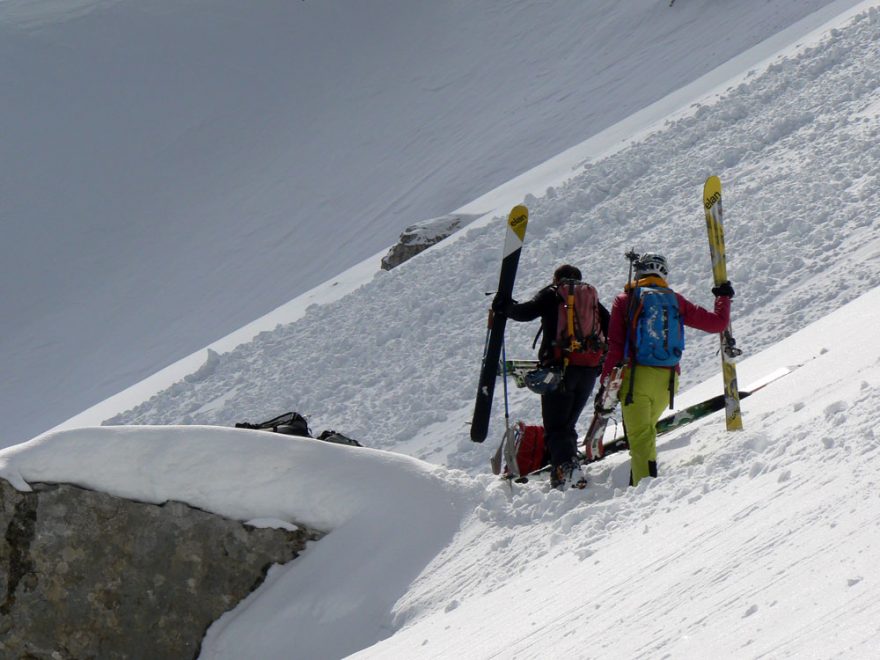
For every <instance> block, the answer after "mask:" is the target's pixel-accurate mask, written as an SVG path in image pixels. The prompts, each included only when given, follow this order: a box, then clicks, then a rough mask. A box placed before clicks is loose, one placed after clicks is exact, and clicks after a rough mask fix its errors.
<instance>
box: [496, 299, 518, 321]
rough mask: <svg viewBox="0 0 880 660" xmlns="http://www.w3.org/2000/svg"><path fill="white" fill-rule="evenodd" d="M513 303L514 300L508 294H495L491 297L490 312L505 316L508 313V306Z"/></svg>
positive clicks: (514, 302)
mask: <svg viewBox="0 0 880 660" xmlns="http://www.w3.org/2000/svg"><path fill="white" fill-rule="evenodd" d="M515 304H516V301H515V300H513V298H511V297H510V296H502V295H501V294H495V297H494V298H493V299H492V312H493V313H494V314H495V315H496V316H507V315H508V314H510V308H511V307H513V305H515Z"/></svg>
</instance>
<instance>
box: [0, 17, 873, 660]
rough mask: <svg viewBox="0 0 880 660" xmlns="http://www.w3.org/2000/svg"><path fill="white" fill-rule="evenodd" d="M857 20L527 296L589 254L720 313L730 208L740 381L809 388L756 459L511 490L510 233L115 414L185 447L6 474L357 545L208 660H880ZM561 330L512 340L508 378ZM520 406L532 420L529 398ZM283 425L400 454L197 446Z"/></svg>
mask: <svg viewBox="0 0 880 660" xmlns="http://www.w3.org/2000/svg"><path fill="white" fill-rule="evenodd" d="M679 2H681V0H679ZM676 4H678V3H676ZM854 14H855V17H854V18H853V19H852V20H851V19H850V17H841V18H840V19H839V20H837V21H835V22H834V24H833V25H831V26H829V27H828V28H827V29H824V30H822V31H821V33H820V34H818V35H813V36H810V37H809V38H804V39H803V40H802V42H801V43H800V44H798V45H795V46H793V47H792V48H790V49H788V50H787V51H786V52H784V53H781V54H780V56H779V57H777V58H775V59H774V60H773V61H772V62H769V63H768V64H767V65H766V66H763V67H760V68H756V69H754V70H753V71H743V72H742V76H741V77H738V78H737V79H734V80H732V81H731V82H730V84H729V85H728V86H727V88H726V89H724V90H723V94H722V95H721V96H712V97H709V98H706V99H703V100H702V101H701V102H700V103H698V104H696V105H694V106H693V107H691V108H690V109H689V110H688V111H687V112H684V113H680V114H677V115H676V116H674V117H670V119H669V121H668V123H667V124H665V125H662V126H658V127H656V128H657V130H656V131H654V132H651V133H649V134H647V135H644V136H643V137H642V139H640V140H639V141H635V142H632V143H627V144H623V145H619V146H618V147H615V148H612V149H610V150H609V151H608V153H607V155H606V156H605V157H599V156H598V155H597V156H596V157H595V159H592V160H590V161H588V162H585V163H583V165H582V166H581V167H580V168H579V169H578V171H576V172H574V176H573V177H571V178H570V180H568V181H567V182H566V183H564V184H561V185H558V186H554V187H553V188H552V189H550V190H548V191H547V193H546V195H542V196H540V197H539V196H533V197H529V198H528V199H527V200H526V202H527V203H528V205H529V207H530V210H531V215H532V221H531V224H530V227H529V233H528V236H527V241H526V248H525V250H524V253H523V261H522V262H521V266H520V270H521V278H520V281H519V283H518V286H517V292H518V295H520V296H521V297H522V296H525V295H529V294H530V293H531V292H533V291H534V290H536V289H537V288H538V287H539V286H541V285H542V284H543V283H544V282H545V281H546V280H547V278H548V277H549V272H550V271H551V270H552V268H553V266H555V265H556V264H557V263H558V262H560V261H563V260H570V261H573V262H575V263H578V264H580V265H582V266H583V267H584V269H585V271H586V273H587V275H588V277H589V278H590V279H592V280H593V281H594V282H596V283H597V284H598V285H599V288H600V293H601V294H602V295H603V297H604V298H605V299H608V298H609V297H610V296H611V295H612V293H613V292H614V291H616V290H618V289H619V287H620V284H621V281H622V279H623V277H624V275H625V262H624V260H623V258H622V253H623V251H624V249H627V248H629V247H631V246H635V247H636V248H637V249H641V250H644V249H648V248H650V249H657V250H660V251H664V252H665V253H666V254H667V255H668V256H669V257H670V261H671V263H672V276H671V283H672V284H673V286H675V287H676V288H677V289H679V290H681V291H682V292H684V293H685V294H686V295H688V296H689V297H692V298H693V299H694V300H696V301H698V302H703V303H708V302H709V301H710V296H709V294H708V289H709V287H710V286H711V284H710V277H709V273H708V270H709V269H708V256H707V254H706V251H705V247H704V246H705V236H704V233H705V230H704V229H703V225H702V219H701V218H702V212H701V209H700V205H699V193H700V187H701V184H702V180H703V178H704V177H705V175H706V174H708V173H717V174H719V175H720V176H721V178H722V181H723V182H724V183H725V186H726V187H725V208H726V213H727V236H728V241H729V247H730V255H729V256H730V258H731V264H730V266H731V268H730V271H731V276H732V279H733V282H734V285H735V286H736V288H737V291H738V294H737V297H736V298H735V300H734V315H735V319H736V334H737V336H738V337H739V339H740V345H741V346H742V347H743V348H745V349H746V353H747V358H746V359H745V360H744V361H743V362H742V363H741V364H740V365H739V375H740V379H741V380H742V382H743V383H745V384H748V383H749V382H751V381H754V380H757V379H759V378H761V377H762V376H764V375H766V374H768V373H771V372H773V371H775V370H776V369H778V368H779V367H783V366H786V367H797V368H796V369H795V370H794V371H793V373H791V374H790V375H789V376H786V377H785V378H783V379H781V380H779V381H777V382H775V383H773V384H771V385H769V386H768V387H766V388H765V389H763V390H761V391H760V392H759V393H757V394H755V395H754V396H752V397H750V398H748V399H746V400H745V401H744V402H743V408H744V420H745V426H746V429H745V431H743V432H742V433H737V434H728V433H726V432H725V431H724V430H723V422H722V421H721V420H720V418H719V416H717V415H716V416H714V417H710V418H707V419H704V420H702V421H699V422H696V423H694V424H692V425H690V426H688V427H685V428H683V429H680V430H678V431H676V432H674V433H671V434H669V435H667V436H664V437H663V439H662V441H661V443H660V456H659V461H658V462H659V465H660V473H661V476H660V478H658V479H653V480H652V479H648V480H645V481H644V482H643V483H642V484H640V486H639V487H638V488H635V489H628V488H626V487H625V485H626V483H627V478H628V466H627V459H626V457H625V456H619V455H618V456H612V457H609V458H608V459H607V460H606V461H605V462H604V463H600V464H597V465H595V466H592V467H591V468H590V472H589V474H590V481H591V486H590V488H588V489H587V490H585V491H577V492H575V491H572V492H568V493H560V492H556V491H552V492H546V491H545V489H544V488H542V486H541V485H540V484H538V483H534V482H533V483H530V484H527V485H525V486H524V487H519V488H518V487H516V486H514V488H513V489H511V488H510V486H509V485H508V484H505V483H503V482H500V481H498V480H497V479H495V478H493V477H492V476H491V475H489V474H487V469H486V468H487V463H488V457H489V455H490V454H491V452H492V451H493V450H494V448H495V444H496V443H497V441H498V440H500V429H501V427H502V418H501V416H500V408H501V406H500V405H497V406H496V413H499V414H496V417H495V418H494V422H493V427H492V430H493V432H494V436H491V435H490V438H491V439H490V441H487V443H485V445H474V444H473V443H471V442H470V441H469V440H468V439H467V435H468V434H467V429H466V426H465V423H466V421H467V420H468V419H469V416H470V412H471V409H470V406H471V404H472V397H473V388H474V387H475V382H476V360H477V358H478V356H479V354H480V348H481V342H482V334H483V333H482V329H481V326H482V325H483V323H484V320H485V309H486V302H487V299H486V298H485V297H484V296H483V295H482V292H483V291H485V290H490V289H491V288H492V287H493V286H494V279H495V278H496V277H497V262H498V258H499V256H500V247H501V246H500V242H501V231H500V226H499V224H500V221H499V220H498V219H496V218H493V217H489V218H486V219H485V220H484V221H481V222H479V223H475V224H474V225H473V226H472V227H471V228H470V229H469V230H467V231H465V232H463V233H461V235H459V236H458V238H457V239H454V240H452V241H448V242H446V243H445V244H442V245H441V246H438V247H437V248H434V249H431V250H429V251H427V252H426V253H424V254H422V255H420V256H419V257H417V258H415V259H413V260H412V261H410V262H408V263H407V264H405V265H404V266H402V267H401V268H399V269H396V270H395V271H392V272H390V273H382V274H378V275H377V276H375V277H374V278H373V279H372V280H370V281H369V282H367V283H366V284H364V285H363V286H362V287H361V288H360V289H358V290H357V291H355V292H353V293H351V294H349V295H347V296H345V297H343V298H342V299H340V300H339V301H337V302H333V303H329V304H326V305H320V306H318V305H315V306H313V307H310V308H309V309H308V310H307V311H306V313H305V315H304V316H303V317H302V318H301V319H299V320H297V321H296V322H294V323H292V324H289V325H285V326H281V327H279V328H277V329H275V330H273V331H267V332H264V333H262V334H261V335H260V336H259V337H257V338H256V339H255V341H253V342H250V343H248V344H244V345H242V346H240V347H238V348H237V349H235V350H234V351H231V352H228V353H223V354H218V355H216V356H214V357H212V358H211V359H210V360H208V362H207V363H206V368H205V369H203V370H200V371H199V372H197V373H194V374H192V375H191V377H190V378H189V379H187V380H182V381H181V382H179V383H177V384H175V385H174V386H173V387H172V388H170V389H169V390H167V391H165V392H162V393H160V394H158V395H156V396H155V397H153V398H151V399H150V400H149V401H145V402H144V403H143V404H142V405H141V406H139V407H138V408H137V409H135V410H133V411H129V412H127V413H125V414H123V415H120V416H119V417H118V418H117V420H116V421H119V422H124V423H126V424H132V423H149V424H170V425H172V426H164V427H156V426H147V427H136V426H128V427H119V428H107V427H102V428H89V429H80V430H71V431H63V432H59V433H53V434H47V435H44V436H41V437H39V438H36V439H34V440H32V441H31V442H29V443H26V444H23V445H18V446H16V447H11V448H8V449H5V450H3V451H2V452H0V476H2V477H3V478H6V479H9V480H11V481H12V482H13V483H15V484H16V485H17V486H18V487H20V488H27V483H29V482H35V481H40V480H46V481H65V482H71V483H77V484H80V485H84V486H88V487H92V488H98V489H101V490H106V491H107V492H111V493H115V494H119V495H122V496H126V497H134V498H136V499H141V500H144V501H154V502H159V501H163V500H164V499H169V498H174V499H180V500H183V501H187V502H190V503H193V504H196V505H198V506H201V507H203V508H206V509H208V510H212V511H216V512H218V513H221V514H224V515H229V516H232V517H236V518H239V519H242V520H249V519H253V518H257V519H260V520H261V521H265V520H266V519H267V518H268V519H270V520H273V519H274V520H275V523H274V524H278V525H283V524H289V523H290V522H292V521H294V522H295V521H301V522H311V523H312V524H316V525H319V526H322V527H326V528H327V529H330V530H332V531H331V532H330V534H328V536H326V537H325V538H324V539H323V540H322V541H320V542H319V543H318V544H315V545H314V546H312V548H310V551H308V552H306V553H305V555H304V556H303V557H302V558H301V559H299V560H297V561H296V562H294V563H292V564H291V565H289V566H288V567H285V568H281V569H276V570H274V571H273V572H272V573H271V574H270V579H269V580H268V581H267V583H266V584H265V585H264V586H263V587H262V588H261V589H260V590H258V591H257V592H256V593H255V594H254V595H253V596H252V597H251V598H250V599H249V600H248V601H247V602H246V603H245V604H244V605H242V606H240V607H238V608H236V609H235V610H234V611H232V612H230V613H229V614H228V615H227V616H225V617H224V618H223V619H221V621H219V622H218V623H217V624H215V625H214V626H212V628H211V629H210V630H209V631H208V634H207V636H206V639H205V640H204V645H203V653H202V656H203V657H205V658H241V657H253V655H254V653H257V654H259V656H260V657H267V658H288V657H291V656H297V654H298V651H299V649H302V656H301V657H309V658H321V657H326V658H337V657H341V656H343V655H346V654H351V653H355V654H357V655H360V656H362V657H413V658H435V657H450V656H453V655H456V656H460V657H465V658H487V657H496V656H499V655H504V656H513V657H523V658H539V657H548V656H550V657H556V656H563V655H567V656H575V657H596V658H616V657H666V656H669V657H683V658H698V657H699V658H703V657H706V656H707V655H710V654H712V655H715V656H719V657H762V656H765V657H766V656H772V657H823V658H825V657H847V658H850V657H855V658H868V657H873V655H875V653H876V648H877V647H878V644H880V629H878V626H877V624H876V621H877V620H878V615H880V611H878V609H880V608H878V605H877V603H878V602H880V601H878V594H880V586H878V579H880V573H878V571H877V568H876V561H875V559H874V554H875V553H874V552H873V549H874V548H875V547H876V545H877V544H878V542H880V538H878V537H880V501H878V500H880V496H878V492H880V491H878V488H877V486H878V478H877V474H878V470H877V463H878V461H880V442H878V438H877V434H876V431H875V430H874V429H875V428H876V427H877V425H878V422H880V412H878V411H877V406H876V402H877V400H878V391H880V375H878V374H880V370H878V363H880V348H878V347H877V345H876V342H873V341H872V339H873V337H872V333H873V330H874V328H875V327H876V326H877V324H878V322H880V318H878V314H880V312H878V308H880V305H878V303H880V293H878V288H877V283H878V282H877V277H878V275H877V273H878V257H880V243H878V240H880V239H878V238H877V236H878V232H877V224H878V221H880V212H878V208H877V201H876V199H875V196H873V195H871V192H872V190H873V189H874V188H875V187H876V185H877V183H878V182H877V176H878V174H877V173H878V172H880V167H878V159H880V149H878V147H877V137H878V130H880V74H878V71H880V69H878V67H877V64H878V60H880V58H878V55H880V48H878V42H877V39H876V35H877V34H878V27H880V2H878V1H877V0H871V1H869V2H863V3H861V4H860V5H859V7H858V11H856V12H855V13H854ZM646 227H647V230H646ZM814 319H819V320H818V321H815V322H813V320H814ZM535 329H536V328H535V327H534V326H512V327H511V328H510V331H509V333H508V337H509V349H510V352H511V354H513V353H518V354H530V353H531V349H530V343H531V338H532V335H533V333H534V330H535ZM688 341H689V344H688V349H687V353H686V362H685V363H684V369H685V378H684V379H683V383H684V388H685V389H687V388H689V389H688V391H686V392H683V393H682V395H681V396H679V397H676V399H677V402H678V403H679V404H681V405H686V404H687V403H688V402H691V401H694V400H700V399H701V398H703V397H705V396H707V395H711V394H715V393H717V391H718V389H719V388H720V383H719V378H718V375H717V371H718V357H717V356H716V355H715V354H714V353H715V344H716V342H717V339H716V338H714V337H710V336H708V335H707V336H700V335H697V334H691V335H689V337H688ZM400 365H412V366H413V367H412V368H411V369H410V370H409V372H408V373H406V374H405V375H404V376H401V373H400ZM499 403H500V401H499ZM511 405H512V409H513V411H514V414H515V415H516V416H522V417H524V418H526V419H532V420H535V419H537V418H538V407H537V401H536V399H535V398H534V397H533V396H532V395H529V394H528V393H525V392H520V391H517V392H514V393H513V396H512V397H511ZM286 409H297V410H300V411H302V412H305V413H309V414H310V415H311V421H312V427H313V428H314V429H316V430H320V429H321V428H325V427H335V428H338V429H339V430H341V431H343V432H346V433H348V434H350V435H352V436H354V437H356V438H357V439H359V440H361V441H362V442H364V444H367V445H369V446H370V447H373V448H374V449H356V448H346V447H338V446H333V445H327V444H324V443H318V442H314V441H308V440H303V441H298V440H295V439H291V438H288V437H275V436H270V435H268V434H261V433H258V432H248V431H240V430H235V429H230V428H216V427H213V428H212V427H209V426H197V425H194V426H181V425H189V424H193V423H195V424H205V423H210V424H221V425H225V426H228V425H229V424H230V423H231V422H232V421H239V420H244V419H250V420H253V419H262V418H266V417H268V416H271V415H273V414H275V413H277V412H281V411H283V410H286ZM401 454H409V455H410V456H411V457H407V456H403V455H401ZM419 459H427V460H426V461H421V460H419ZM261 524H265V523H264V522H261ZM358 549H363V550H362V551H361V552H358ZM353 603H355V604H357V605H358V607H356V608H353V607H352V604H353Z"/></svg>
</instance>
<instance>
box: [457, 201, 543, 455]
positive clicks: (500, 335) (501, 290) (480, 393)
mask: <svg viewBox="0 0 880 660" xmlns="http://www.w3.org/2000/svg"><path fill="white" fill-rule="evenodd" d="M528 224H529V210H528V209H527V208H526V207H525V206H522V205H518V206H514V207H513V208H512V209H511V211H510V214H509V215H508V217H507V225H506V231H505V238H504V252H503V255H502V260H501V274H500V275H499V278H498V294H497V295H501V296H504V297H507V298H510V297H512V294H513V283H514V281H515V280H516V269H517V266H518V265H519V256H520V253H521V252H522V244H523V240H524V239H525V235H526V227H527V226H528ZM506 323H507V318H506V317H504V316H495V315H494V314H493V313H492V310H491V309H490V310H489V320H488V327H487V329H486V343H485V345H484V347H483V362H482V365H481V367H480V382H479V385H478V386H477V399H476V403H475V404H474V416H473V421H472V423H471V440H473V441H474V442H483V441H484V440H485V439H486V436H487V435H488V433H489V417H490V416H491V413H492V395H493V393H494V391H495V378H496V377H497V375H498V363H499V359H500V358H501V348H502V344H503V342H504V328H505V325H506Z"/></svg>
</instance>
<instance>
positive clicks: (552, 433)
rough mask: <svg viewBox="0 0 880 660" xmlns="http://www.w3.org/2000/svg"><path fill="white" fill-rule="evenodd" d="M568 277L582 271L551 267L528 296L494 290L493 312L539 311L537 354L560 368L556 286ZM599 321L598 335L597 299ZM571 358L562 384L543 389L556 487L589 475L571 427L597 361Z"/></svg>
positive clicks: (603, 315) (516, 316)
mask: <svg viewBox="0 0 880 660" xmlns="http://www.w3.org/2000/svg"><path fill="white" fill-rule="evenodd" d="M566 281H576V282H580V281H581V271H580V270H579V269H578V268H576V267H575V266H571V265H569V264H565V265H562V266H560V267H559V268H557V269H556V271H555V272H554V273H553V283H552V284H551V285H550V286H547V287H544V288H543V289H541V290H540V291H538V293H537V294H536V295H535V297H534V298H532V299H531V300H529V301H527V302H523V303H517V302H516V301H515V300H512V299H510V298H508V299H504V298H501V297H498V296H496V298H495V300H494V301H493V302H492V309H493V311H494V312H495V313H496V314H501V315H504V316H507V317H508V318H510V319H513V320H514V321H534V320H535V319H537V318H538V317H541V324H542V332H543V337H542V338H541V346H540V348H539V350H538V360H539V361H540V363H541V365H542V366H544V367H552V368H556V369H562V368H563V357H562V355H560V351H559V350H558V347H557V346H556V345H555V343H556V338H557V326H558V323H559V317H560V314H559V305H560V296H559V294H558V288H559V286H560V284H562V283H564V282H566ZM598 312H599V325H600V327H601V330H602V335H601V336H602V338H603V339H604V337H607V336H608V319H609V316H610V315H609V313H608V310H607V309H606V308H605V307H604V306H603V305H602V304H601V303H600V304H598ZM575 362H576V361H575V360H571V362H570V363H568V364H567V366H566V367H565V369H564V372H563V374H562V380H561V382H560V384H559V385H558V386H557V387H556V388H555V389H552V390H551V391H548V392H545V393H543V394H542V395H541V416H542V417H543V420H544V442H545V443H546V445H547V447H548V449H549V451H550V465H551V472H550V483H551V485H552V486H553V487H554V488H562V489H567V488H569V487H571V488H584V487H585V486H586V484H587V481H586V479H585V477H584V474H583V472H582V471H581V469H580V465H579V463H578V460H577V439H578V434H577V430H576V429H575V425H576V424H577V421H578V418H579V417H580V415H581V412H583V409H584V407H585V406H586V404H587V401H589V399H590V395H591V394H592V393H593V386H594V385H595V383H596V378H597V376H598V375H599V373H601V369H602V365H601V361H600V363H599V364H598V365H593V366H584V365H579V364H576V363H575Z"/></svg>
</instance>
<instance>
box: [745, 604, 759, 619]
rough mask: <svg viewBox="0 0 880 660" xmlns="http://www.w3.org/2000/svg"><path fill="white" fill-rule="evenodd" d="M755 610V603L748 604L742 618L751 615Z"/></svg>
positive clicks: (756, 607)
mask: <svg viewBox="0 0 880 660" xmlns="http://www.w3.org/2000/svg"><path fill="white" fill-rule="evenodd" d="M757 611H758V606H757V605H752V606H750V607H749V609H747V610H746V613H745V614H743V619H746V618H748V617H750V616H752V615H753V614H754V613H755V612H757Z"/></svg>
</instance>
